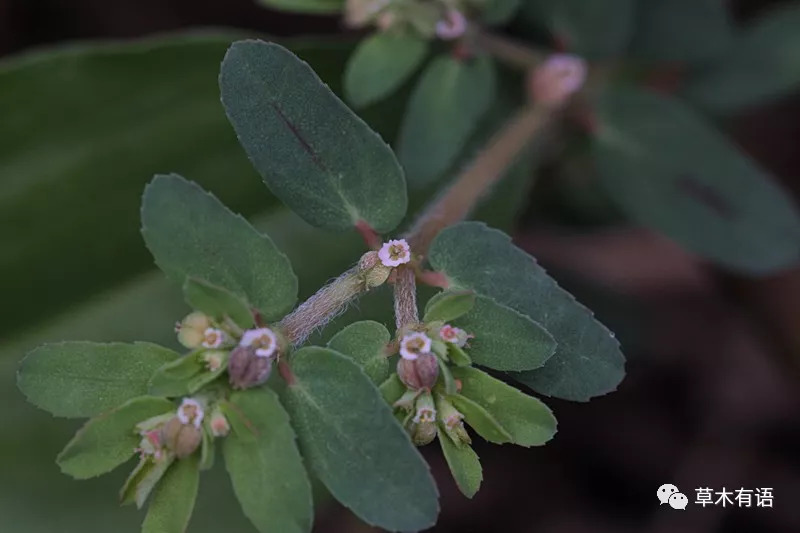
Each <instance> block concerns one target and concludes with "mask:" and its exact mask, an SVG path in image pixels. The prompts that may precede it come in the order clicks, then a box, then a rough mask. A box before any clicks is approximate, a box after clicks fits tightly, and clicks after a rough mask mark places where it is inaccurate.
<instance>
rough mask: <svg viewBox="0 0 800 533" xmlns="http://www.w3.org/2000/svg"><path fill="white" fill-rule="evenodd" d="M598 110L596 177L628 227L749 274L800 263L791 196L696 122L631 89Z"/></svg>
mask: <svg viewBox="0 0 800 533" xmlns="http://www.w3.org/2000/svg"><path fill="white" fill-rule="evenodd" d="M596 104H597V105H596V110H597V118H598V121H599V124H600V126H599V127H598V129H597V134H596V137H595V143H594V152H595V157H596V160H597V166H598V170H599V173H600V177H601V179H602V183H603V185H604V186H605V187H606V189H607V190H608V191H609V193H610V195H611V197H612V199H613V200H614V201H615V202H616V203H617V204H618V205H619V206H620V207H621V208H622V209H623V210H624V211H625V212H626V213H627V214H628V216H630V217H631V218H632V219H633V220H635V221H637V222H639V223H641V224H644V225H646V226H649V227H652V228H654V229H657V230H659V231H661V232H663V233H665V234H666V235H667V236H669V237H671V238H672V239H674V240H676V241H678V242H679V243H680V244H682V245H683V246H684V247H686V248H687V249H689V250H691V251H693V252H695V253H697V254H700V255H702V256H704V257H706V258H708V259H711V260H713V261H716V262H719V263H721V264H723V265H725V266H727V267H729V268H732V269H734V270H737V271H740V272H744V273H747V274H751V275H765V274H770V273H773V272H775V271H778V270H782V269H786V268H789V267H792V266H794V265H796V264H797V263H798V261H800V212H798V209H797V207H796V206H795V205H794V204H793V202H792V200H791V199H790V197H789V195H788V194H787V193H785V192H784V191H783V190H781V188H780V186H779V185H778V184H777V183H775V182H774V180H773V179H772V177H771V176H769V175H768V174H767V173H766V172H765V171H763V170H762V169H760V168H759V167H758V166H757V165H756V164H755V163H754V162H753V161H751V160H750V159H749V158H748V157H746V156H745V155H744V154H742V153H740V152H739V150H738V149H737V148H736V147H735V146H734V145H732V144H731V143H730V142H728V140H727V139H725V138H724V137H723V136H722V135H721V134H720V133H719V132H718V131H717V130H716V129H715V128H714V127H713V126H712V125H711V124H708V123H707V122H706V121H705V120H704V119H703V118H702V117H701V116H700V115H698V114H696V113H695V112H694V111H692V110H691V109H690V108H689V107H687V106H686V105H684V104H683V103H681V102H680V101H678V100H675V99H673V98H670V97H668V96H666V95H661V94H656V93H654V92H649V91H644V90H639V89H633V88H617V89H614V90H611V89H609V90H607V91H605V92H604V93H602V94H600V95H599V97H598V99H597V101H596ZM676 154H680V157H676ZM698 228H702V231H699V229H698Z"/></svg>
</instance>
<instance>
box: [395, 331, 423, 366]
mask: <svg viewBox="0 0 800 533" xmlns="http://www.w3.org/2000/svg"><path fill="white" fill-rule="evenodd" d="M430 351H431V339H430V337H428V336H427V335H425V334H424V333H410V334H408V335H406V336H405V337H403V339H402V340H401V341H400V356H401V357H402V358H403V359H408V360H409V361H413V360H415V359H416V358H417V357H419V355H420V354H422V353H428V352H430Z"/></svg>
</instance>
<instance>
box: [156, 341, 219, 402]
mask: <svg viewBox="0 0 800 533" xmlns="http://www.w3.org/2000/svg"><path fill="white" fill-rule="evenodd" d="M203 352H204V351H199V352H192V353H190V354H187V355H185V356H183V357H181V358H180V359H176V360H175V361H171V362H169V363H167V364H166V365H164V366H162V367H161V368H159V369H158V370H156V371H155V373H154V374H153V377H152V378H150V382H149V384H148V391H149V393H150V394H152V395H154V396H168V397H170V398H175V397H178V396H186V395H188V394H193V393H195V392H197V391H198V390H200V389H201V388H202V387H203V386H205V385H207V384H209V383H211V382H212V381H214V380H215V379H217V378H218V377H219V376H220V375H221V374H222V373H223V372H224V371H225V368H226V365H225V364H222V365H221V366H220V367H219V368H218V369H217V370H215V371H213V372H212V371H210V370H208V369H207V367H206V363H205V361H203V359H202V357H203Z"/></svg>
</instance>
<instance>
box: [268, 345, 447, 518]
mask: <svg viewBox="0 0 800 533" xmlns="http://www.w3.org/2000/svg"><path fill="white" fill-rule="evenodd" d="M291 364H292V371H293V373H294V378H295V380H294V383H292V384H290V385H289V386H288V387H286V390H285V391H284V396H283V400H284V405H285V406H286V409H287V410H288V411H289V414H290V415H291V418H292V425H293V426H294V428H295V430H296V431H297V436H298V438H299V439H300V443H301V445H302V450H303V455H304V457H305V458H306V460H307V461H308V463H309V465H310V466H311V468H312V469H313V470H314V472H315V474H316V475H317V477H319V479H320V480H321V481H322V482H323V483H324V484H325V486H326V487H327V488H328V490H329V491H330V492H331V494H332V495H333V496H334V497H335V498H336V499H337V500H339V501H340V502H342V504H344V505H345V506H347V507H349V508H350V509H351V510H352V511H353V512H354V513H355V514H356V515H357V516H358V517H359V518H361V519H362V520H364V521H365V522H367V523H368V524H371V525H375V526H378V527H382V528H384V529H387V530H390V531H419V530H422V529H427V528H429V527H431V526H433V524H434V523H435V522H436V516H437V514H438V512H439V505H438V501H437V498H438V493H437V490H436V485H435V484H434V482H433V478H432V477H431V474H430V471H429V470H428V465H427V464H426V463H425V460H424V459H423V458H422V456H420V454H419V452H418V451H417V450H416V448H415V447H414V445H413V444H411V440H410V439H409V438H408V435H407V434H406V433H405V431H403V429H402V427H400V424H399V423H398V422H397V420H396V419H395V418H394V416H393V415H392V411H391V409H390V408H389V407H388V406H387V405H386V404H385V403H384V401H383V398H382V397H381V394H380V392H379V391H378V389H376V388H375V386H374V385H373V384H372V383H371V382H370V380H369V379H368V378H367V377H366V376H365V375H364V372H362V370H361V369H360V368H359V367H358V366H357V365H356V364H355V363H353V362H352V361H350V360H349V359H348V358H347V357H345V356H343V355H341V354H339V353H337V352H335V351H333V350H330V349H327V348H318V347H309V348H303V349H301V350H299V351H298V352H296V353H295V355H294V357H293V358H292V360H291Z"/></svg>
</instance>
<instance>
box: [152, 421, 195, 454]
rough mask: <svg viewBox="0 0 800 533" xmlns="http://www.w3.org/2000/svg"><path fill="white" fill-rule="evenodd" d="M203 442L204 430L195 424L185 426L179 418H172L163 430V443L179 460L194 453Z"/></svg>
mask: <svg viewBox="0 0 800 533" xmlns="http://www.w3.org/2000/svg"><path fill="white" fill-rule="evenodd" d="M202 440H203V430H202V429H200V428H198V427H196V426H195V425H194V424H184V423H182V422H181V421H180V419H178V417H177V416H176V417H174V418H171V419H170V420H169V421H168V422H167V423H166V424H164V426H163V427H162V428H161V441H162V442H163V443H164V445H165V446H166V447H167V448H168V449H170V450H172V451H173V452H174V453H175V455H176V456H177V457H178V459H183V458H184V457H188V456H190V455H192V454H193V453H194V451H195V450H196V449H197V447H198V446H200V442H202Z"/></svg>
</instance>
